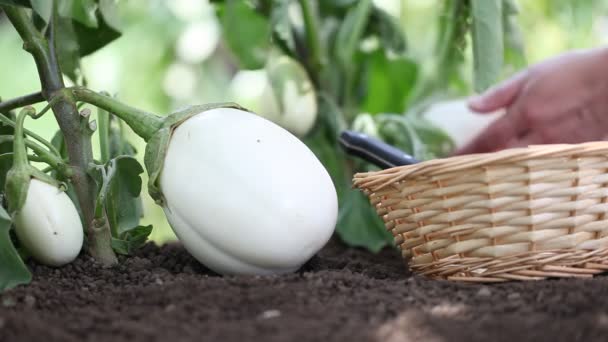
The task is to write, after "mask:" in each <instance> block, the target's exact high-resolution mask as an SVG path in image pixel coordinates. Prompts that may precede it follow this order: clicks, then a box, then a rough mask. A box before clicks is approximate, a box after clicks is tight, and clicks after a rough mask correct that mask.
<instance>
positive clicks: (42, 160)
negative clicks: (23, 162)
mask: <svg viewBox="0 0 608 342" xmlns="http://www.w3.org/2000/svg"><path fill="white" fill-rule="evenodd" d="M14 155H15V154H14V153H13V152H7V153H2V154H0V159H13V158H14ZM27 159H28V160H29V161H33V162H39V163H46V164H49V161H48V160H46V158H43V157H40V156H35V155H32V154H29V155H28V156H27ZM49 166H50V165H49ZM52 169H54V168H53V167H51V170H52Z"/></svg>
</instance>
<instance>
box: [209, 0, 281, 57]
mask: <svg viewBox="0 0 608 342" xmlns="http://www.w3.org/2000/svg"><path fill="white" fill-rule="evenodd" d="M219 12H220V20H221V23H222V30H223V33H224V39H225V41H226V43H227V44H228V46H229V47H230V50H231V51H232V53H233V54H234V55H235V56H236V58H237V59H238V60H239V62H240V65H241V67H243V68H244V69H259V68H262V67H263V66H264V64H265V63H266V58H267V56H268V52H269V50H270V37H271V27H270V21H269V20H268V19H267V18H265V17H264V16H262V15H261V14H259V13H257V12H256V11H255V9H254V8H252V7H251V6H249V5H248V4H247V3H246V2H245V1H236V0H231V1H226V3H225V4H224V6H223V7H221V8H220V11H219Z"/></svg>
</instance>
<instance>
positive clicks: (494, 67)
mask: <svg viewBox="0 0 608 342" xmlns="http://www.w3.org/2000/svg"><path fill="white" fill-rule="evenodd" d="M471 14H472V21H473V23H472V31H471V33H472V36H473V63H474V76H475V77H474V79H475V82H474V83H475V90H476V91H478V92H481V91H483V90H485V89H487V88H488V87H490V86H491V85H492V84H494V82H496V81H497V80H498V77H499V76H500V73H501V70H502V65H503V58H504V52H503V47H504V46H503V44H504V43H503V31H502V25H501V24H500V23H502V20H503V16H502V0H471Z"/></svg>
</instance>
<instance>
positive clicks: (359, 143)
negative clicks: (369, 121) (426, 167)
mask: <svg viewBox="0 0 608 342" xmlns="http://www.w3.org/2000/svg"><path fill="white" fill-rule="evenodd" d="M339 142H340V145H341V146H342V148H343V149H344V150H345V151H346V152H347V153H348V154H350V155H353V156H357V157H359V158H362V159H364V160H366V161H368V162H370V163H372V164H374V165H376V166H378V167H380V168H383V169H388V168H391V167H396V166H402V165H411V164H416V163H418V162H419V161H418V160H416V159H415V158H414V157H412V156H410V155H409V154H407V153H405V152H403V151H401V150H400V149H398V148H396V147H394V146H391V145H389V144H387V143H385V142H383V141H381V140H378V139H376V138H373V137H370V136H368V135H366V134H363V133H360V132H354V131H343V132H342V133H341V134H340V138H339Z"/></svg>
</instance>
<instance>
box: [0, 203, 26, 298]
mask: <svg viewBox="0 0 608 342" xmlns="http://www.w3.org/2000/svg"><path fill="white" fill-rule="evenodd" d="M10 229H11V218H10V217H9V215H8V213H7V212H6V210H4V208H3V207H1V206H0V291H4V290H7V289H10V288H13V287H15V286H17V285H20V284H27V283H29V282H30V281H31V280H32V274H31V273H30V271H29V270H28V268H27V266H25V264H24V263H23V260H22V259H21V257H20V256H19V253H18V252H17V250H16V249H15V246H13V242H12V240H11V236H10Z"/></svg>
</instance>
